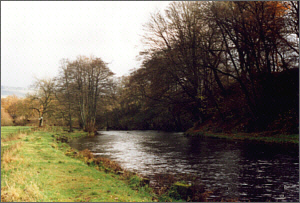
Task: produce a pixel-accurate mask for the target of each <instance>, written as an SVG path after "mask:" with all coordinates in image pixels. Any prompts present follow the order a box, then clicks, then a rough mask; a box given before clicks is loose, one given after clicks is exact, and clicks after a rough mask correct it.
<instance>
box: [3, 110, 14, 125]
mask: <svg viewBox="0 0 300 203" xmlns="http://www.w3.org/2000/svg"><path fill="white" fill-rule="evenodd" d="M10 125H13V119H12V117H11V116H10V115H9V113H7V112H6V110H5V109H4V108H2V107H1V126H10Z"/></svg>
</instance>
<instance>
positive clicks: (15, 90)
mask: <svg viewBox="0 0 300 203" xmlns="http://www.w3.org/2000/svg"><path fill="white" fill-rule="evenodd" d="M32 92H34V90H33V89H28V88H24V87H11V86H2V85H1V98H5V97H7V96H9V95H16V96H17V97H25V95H26V94H27V93H32Z"/></svg>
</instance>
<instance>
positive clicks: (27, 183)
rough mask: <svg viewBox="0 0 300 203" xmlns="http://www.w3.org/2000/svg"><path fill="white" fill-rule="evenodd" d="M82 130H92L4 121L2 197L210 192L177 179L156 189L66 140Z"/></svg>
mask: <svg viewBox="0 0 300 203" xmlns="http://www.w3.org/2000/svg"><path fill="white" fill-rule="evenodd" d="M83 136H87V133H86V132H82V131H75V132H73V133H67V132H65V131H63V128H61V127H51V128H47V129H41V128H32V127H18V126H9V127H1V201H3V202H10V201H30V202H64V201H69V202H80V201H84V202H87V201H96V202H115V201H121V202H133V201H137V202H152V201H186V200H189V201H190V200H198V201H205V198H206V197H207V196H208V195H209V191H206V192H205V191H204V190H203V188H201V187H200V188H198V189H197V187H196V186H190V185H187V184H185V183H183V182H182V183H179V182H177V183H176V182H175V179H173V181H171V182H170V183H171V184H170V183H169V185H168V186H166V185H165V186H164V187H163V188H160V189H156V190H154V189H153V188H151V187H149V181H148V180H147V179H145V178H142V177H140V176H138V175H136V174H134V173H132V172H129V171H126V170H123V169H122V168H121V167H120V166H119V165H118V164H117V163H115V162H112V161H110V160H108V159H106V158H101V157H100V158H94V157H93V154H92V153H91V152H90V151H88V150H84V151H81V152H78V151H75V150H74V149H71V148H70V147H69V145H68V144H66V142H68V140H70V139H74V138H79V137H83ZM164 181H166V180H165V179H164ZM173 183H175V184H173ZM178 188H179V189H178Z"/></svg>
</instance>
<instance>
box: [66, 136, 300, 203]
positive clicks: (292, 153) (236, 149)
mask: <svg viewBox="0 0 300 203" xmlns="http://www.w3.org/2000/svg"><path fill="white" fill-rule="evenodd" d="M100 133H101V135H98V136H95V137H86V138H82V139H79V140H75V141H73V142H72V143H70V145H71V146H72V147H74V148H76V149H78V150H84V149H86V148H87V149H89V150H91V151H92V152H94V154H95V155H101V156H104V157H108V158H110V159H112V160H114V161H116V162H118V163H119V164H120V165H121V166H122V167H123V168H126V169H129V170H131V171H136V172H137V173H139V174H141V175H144V176H147V177H150V178H151V177H153V176H154V175H155V174H184V173H185V174H193V175H195V176H197V177H199V178H200V179H201V181H202V183H203V184H204V185H205V187H206V188H209V189H210V190H214V191H218V192H217V193H216V192H215V193H214V195H216V196H219V197H224V198H238V199H239V200H240V201H299V191H298V190H299V151H298V147H291V146H281V145H270V144H262V143H259V144H257V143H249V142H235V141H226V140H221V139H213V138H187V137H184V136H183V134H182V133H167V132H159V131H101V132H100Z"/></svg>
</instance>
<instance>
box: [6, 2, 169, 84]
mask: <svg viewBox="0 0 300 203" xmlns="http://www.w3.org/2000/svg"><path fill="white" fill-rule="evenodd" d="M168 4H169V2H166V1H165V2H159V1H157V2H153V1H130V2H124V1H122V2H112V1H111V2H107V1H106V2H101V1H96V2H95V1H89V2H85V1H80V2H71V1H61V2H47V1H36V2H28V1H24V2H22V1H20V2H19V1H17V2H10V1H6V2H3V1H2V2H1V85H4V86H15V87H28V86H29V85H31V84H32V82H33V79H34V76H36V77H38V78H44V77H53V76H56V75H57V73H58V67H59V61H60V59H62V58H68V59H75V58H76V56H78V55H86V56H90V55H94V56H96V57H100V58H102V59H103V60H104V61H105V62H108V63H111V64H109V67H110V68H111V70H112V71H113V72H114V73H116V75H117V76H121V75H124V74H127V73H129V70H130V69H132V68H138V66H139V63H138V62H137V61H136V56H137V55H138V53H139V51H141V49H142V45H141V42H140V39H141V37H140V36H141V35H142V34H143V30H142V25H143V24H145V23H146V22H147V21H148V19H149V16H150V13H151V12H153V11H155V10H156V9H159V10H164V9H165V7H166V6H167V5H168Z"/></svg>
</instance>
